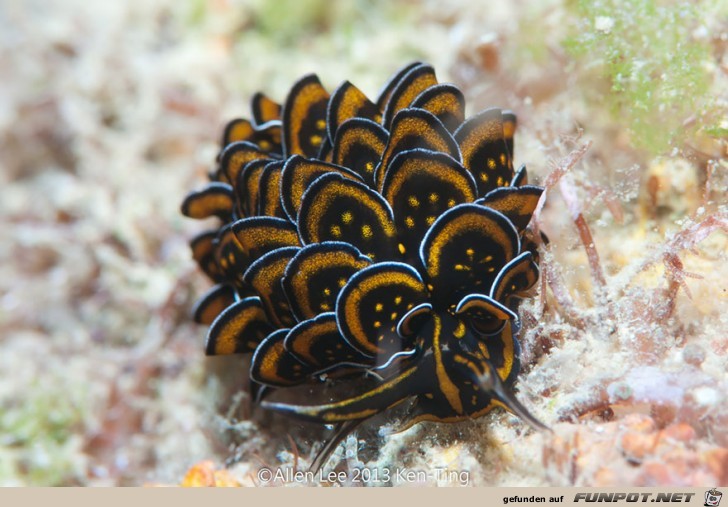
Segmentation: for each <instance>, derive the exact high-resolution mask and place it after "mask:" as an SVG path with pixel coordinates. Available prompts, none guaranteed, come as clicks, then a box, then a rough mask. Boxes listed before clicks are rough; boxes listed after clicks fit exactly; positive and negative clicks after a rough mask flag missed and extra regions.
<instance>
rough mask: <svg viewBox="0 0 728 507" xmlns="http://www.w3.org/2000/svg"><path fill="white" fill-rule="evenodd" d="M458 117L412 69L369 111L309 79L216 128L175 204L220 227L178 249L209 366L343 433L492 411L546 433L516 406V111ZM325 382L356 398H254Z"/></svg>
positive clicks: (343, 92) (352, 92)
mask: <svg viewBox="0 0 728 507" xmlns="http://www.w3.org/2000/svg"><path fill="white" fill-rule="evenodd" d="M464 108H465V105H464V99H463V95H462V93H461V92H460V91H459V90H458V89H457V88H456V87H455V86H453V85H450V84H439V83H438V82H437V79H436V77H435V72H434V70H433V69H432V67H431V66H429V65H427V64H422V63H414V64H411V65H409V66H407V67H405V68H403V69H402V70H401V71H400V72H398V73H397V74H396V75H395V76H394V77H393V78H392V79H391V80H390V82H389V83H388V84H387V85H386V86H385V87H384V88H383V90H382V92H381V94H380V96H379V98H378V99H377V100H376V101H370V100H369V99H368V98H367V97H366V96H365V95H364V94H363V93H362V92H361V91H360V90H358V89H357V88H356V87H355V86H354V85H352V84H351V83H349V82H344V83H343V84H342V85H340V86H339V88H337V89H336V90H335V91H334V92H333V93H332V94H329V93H328V92H327V91H326V90H325V89H324V88H323V86H322V85H321V83H320V82H319V80H318V78H317V77H316V76H315V75H309V76H306V77H304V78H302V79H301V80H299V81H298V83H296V84H295V85H294V87H293V88H292V90H291V92H290V93H289V95H288V97H287V99H286V101H285V104H284V105H283V106H280V105H278V104H276V103H275V102H273V101H272V100H270V99H269V98H267V97H266V96H264V95H262V94H257V95H256V96H255V97H254V98H253V104H252V111H253V121H252V122H251V121H248V120H244V119H237V120H233V121H232V122H230V123H229V124H228V126H227V127H226V129H225V132H224V136H223V141H222V151H221V152H220V155H219V157H218V167H217V170H216V171H214V172H213V173H211V175H210V179H211V181H210V183H209V184H208V185H207V186H206V187H205V188H203V189H201V190H199V191H195V192H192V193H190V194H189V195H188V196H187V198H186V199H185V201H184V202H183V204H182V211H183V213H184V214H185V215H187V216H189V217H192V218H207V217H210V216H217V217H219V218H220V219H221V222H222V224H221V226H220V227H219V228H218V229H217V230H213V231H208V232H205V233H203V234H201V235H199V236H197V237H196V238H194V239H193V240H192V242H191V247H192V252H193V257H194V258H195V260H196V261H197V262H198V264H199V265H200V268H201V269H202V270H203V271H204V272H205V273H206V274H207V275H208V277H209V278H210V279H211V280H212V281H213V282H214V283H215V286H214V287H213V288H212V289H211V290H210V291H209V292H208V293H207V294H206V295H205V296H203V298H202V299H201V300H200V301H199V302H198V304H197V306H196V308H195V311H194V315H195V320H196V321H197V322H199V323H201V324H207V325H210V328H209V332H208V335H207V341H206V351H207V354H209V355H222V354H245V353H252V354H253V358H252V365H251V371H250V377H251V380H252V381H253V385H255V386H256V393H257V398H258V400H259V401H261V404H262V405H263V406H264V407H266V408H269V409H273V410H277V411H280V412H285V413H289V414H291V415H294V416H297V417H299V418H303V419H307V420H311V421H317V422H321V423H327V424H331V423H344V424H343V425H341V426H340V427H341V428H343V430H345V431H350V430H351V429H352V428H353V427H354V426H355V425H356V424H358V423H359V422H361V421H363V420H365V419H367V418H369V417H371V416H373V415H375V414H377V413H379V412H382V411H384V410H386V409H388V408H389V407H392V406H394V405H397V404H399V403H402V402H404V401H407V400H409V401H411V404H410V406H409V410H408V413H407V416H406V420H405V421H403V423H402V426H401V429H403V428H406V427H409V426H411V425H412V424H416V423H418V422H420V421H438V422H456V421H460V420H463V419H467V418H475V417H479V416H481V415H483V414H485V413H487V412H488V411H490V410H491V409H493V408H494V407H497V406H500V407H503V408H505V409H506V410H510V411H511V412H513V413H515V414H516V415H518V416H519V417H521V418H522V419H524V420H525V421H526V422H527V423H529V424H530V425H532V426H534V427H538V428H542V427H543V425H541V423H539V422H538V421H537V420H536V419H535V418H534V417H533V416H531V415H530V414H529V413H528V411H527V410H526V409H525V408H524V407H523V406H522V405H521V404H520V403H519V402H518V401H517V400H516V398H515V397H514V396H513V394H512V388H513V384H514V382H515V380H516V377H517V375H518V372H519V350H520V349H519V343H518V340H517V339H516V336H517V333H518V330H519V321H518V316H517V308H518V303H519V301H520V300H521V299H522V298H523V297H527V296H528V293H529V291H530V289H531V288H532V287H533V286H534V285H535V284H536V282H537V280H538V276H539V271H538V254H537V250H536V246H535V242H534V241H533V240H532V239H531V236H532V234H531V232H530V230H529V229H528V224H529V222H530V218H531V215H532V213H533V211H534V210H535V208H536V205H537V203H538V201H539V199H540V197H541V194H542V192H543V189H542V188H541V187H538V186H534V185H529V184H528V177H527V172H526V168H525V167H523V166H522V167H521V168H520V169H519V170H518V171H515V170H514V167H513V158H512V157H513V155H512V154H513V135H514V132H515V127H516V118H515V115H513V114H512V113H510V112H504V111H501V110H500V109H487V110H485V111H482V112H480V113H478V114H476V115H474V116H472V117H470V118H467V119H466V117H465V111H464ZM363 378H366V379H367V382H362V379H363ZM372 379H375V381H374V382H373V380H372ZM324 382H337V383H349V384H350V385H351V386H352V389H353V392H354V393H355V394H354V395H351V396H350V397H346V398H343V399H336V400H333V401H331V402H330V403H327V404H322V405H306V404H295V405H294V404H283V403H273V402H268V401H263V400H262V399H263V398H264V397H265V396H266V395H267V394H268V393H269V392H270V391H271V390H272V389H281V388H286V387H290V386H295V385H300V384H306V383H314V384H316V383H324ZM372 383H374V385H372ZM358 386H361V387H358ZM330 450H331V449H329V451H330Z"/></svg>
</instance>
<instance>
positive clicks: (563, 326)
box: [0, 0, 728, 485]
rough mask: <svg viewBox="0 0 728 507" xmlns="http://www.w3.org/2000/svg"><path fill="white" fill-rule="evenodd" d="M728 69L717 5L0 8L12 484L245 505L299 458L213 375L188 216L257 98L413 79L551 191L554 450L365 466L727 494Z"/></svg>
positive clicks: (590, 2)
mask: <svg viewBox="0 0 728 507" xmlns="http://www.w3.org/2000/svg"><path fill="white" fill-rule="evenodd" d="M727 48H728V6H727V5H726V3H725V2H721V1H719V0H695V1H693V2H680V1H677V0H661V1H658V0H626V1H617V0H548V1H544V2H528V1H525V0H517V1H513V2H479V1H474V0H470V1H468V0H453V1H449V2H436V1H432V0H406V1H400V2H391V1H384V0H369V1H365V0H352V1H347V2H329V1H326V0H298V1H294V0H280V1H275V2H273V1H270V2H268V1H264V0H209V1H205V0H178V1H172V0H144V1H142V0H128V1H125V2H95V3H94V2H91V3H89V2H86V1H81V0H51V1H44V2H40V1H35V0H0V485H136V484H149V483H154V484H162V483H163V484H177V483H179V482H180V481H182V479H183V477H184V475H185V473H186V471H187V470H188V469H189V468H190V467H192V466H193V465H195V464H196V463H199V462H201V461H203V460H211V461H212V462H213V463H214V466H215V467H217V468H224V467H229V468H230V470H231V473H233V474H234V476H235V481H237V482H240V483H242V484H254V483H255V481H254V480H252V479H251V476H252V475H253V474H252V473H251V472H252V471H255V469H256V467H259V466H262V464H264V463H267V464H277V465H281V466H291V463H292V462H293V460H294V458H296V459H297V458H298V453H299V451H300V452H302V453H303V456H304V457H305V456H307V453H308V452H309V447H310V445H311V443H312V442H311V441H308V440H306V439H303V440H301V441H300V442H299V445H300V446H301V449H298V448H297V446H296V445H292V442H293V440H294V439H291V438H290V437H288V436H287V431H288V430H287V428H289V427H291V428H293V427H294V426H295V425H293V424H292V423H290V426H287V423H286V422H285V421H281V420H279V419H275V420H274V421H275V424H273V425H272V426H271V425H270V424H267V423H266V424H261V422H260V420H259V419H258V420H256V419H255V417H254V418H253V419H252V420H250V419H248V415H249V413H248V411H247V410H244V409H243V408H244V407H243V405H245V401H246V400H244V399H242V398H244V396H243V395H240V394H239V393H238V391H239V389H240V387H241V386H242V383H243V378H244V376H245V374H246V372H245V370H244V367H243V366H242V365H241V364H240V363H239V361H237V360H235V361H227V360H218V359H207V358H205V357H204V354H203V348H202V345H203V340H204V335H205V329H204V328H203V327H200V326H197V325H195V324H193V323H192V322H191V319H190V314H189V312H190V308H191V305H192V304H193V302H194V300H195V299H196V297H197V296H199V295H200V294H201V293H202V292H203V291H204V290H205V289H206V288H207V285H206V280H205V279H204V277H203V275H202V274H201V273H199V272H198V270H197V268H196V266H195V265H194V264H193V262H192V260H191V258H190V253H189V249H188V245H187V242H188V240H189V239H190V238H191V237H192V236H193V235H194V234H195V232H196V231H199V230H202V229H203V228H204V226H203V225H201V224H200V223H196V222H195V221H191V220H187V219H185V218H184V217H183V216H182V215H181V214H180V213H179V205H180V203H181V200H182V199H183V197H184V195H185V194H186V193H187V192H188V191H189V190H191V189H193V188H197V187H199V186H201V185H202V184H203V183H204V181H205V176H206V173H207V171H208V170H209V169H210V168H211V167H212V166H213V163H214V157H215V155H216V153H217V150H218V140H219V138H220V136H221V132H222V127H223V126H224V124H225V122H226V121H227V120H229V119H231V118H233V117H238V116H248V115H249V112H250V111H249V99H250V97H251V96H252V94H253V93H254V92H256V91H258V90H264V91H265V93H266V94H268V95H269V96H271V97H272V98H274V99H276V100H278V101H283V100H284V98H285V96H286V94H287V92H288V90H289V89H290V87H291V85H292V84H293V83H294V82H295V80H296V79H297V78H298V77H300V76H302V75H303V74H306V73H309V72H316V73H317V74H318V75H319V77H320V78H321V80H322V82H323V83H324V85H325V86H326V87H327V88H328V89H329V90H333V89H334V88H335V87H336V86H337V85H338V84H339V83H340V82H341V81H343V80H345V79H348V80H349V81H351V82H352V83H354V84H356V85H357V86H358V87H359V88H361V89H362V90H363V91H364V92H365V93H367V94H368V96H369V97H376V95H377V92H378V90H379V88H380V87H381V86H382V85H383V84H384V83H385V81H386V79H388V78H389V76H390V75H391V74H392V73H393V72H394V71H395V70H397V69H398V68H399V67H401V66H403V65H405V64H407V63H409V62H410V61H413V60H422V61H427V62H429V63H431V64H432V65H434V67H435V69H436V70H437V73H438V78H439V80H440V81H441V82H454V83H456V84H457V85H458V86H460V87H461V88H462V89H463V91H464V92H465V96H466V98H467V101H468V102H467V104H468V110H467V114H468V115H470V114H473V113H475V112H477V111H479V110H481V109H483V108H485V107H491V106H498V107H503V108H508V109H512V110H514V111H515V112H516V113H517V115H518V118H519V130H518V133H517V135H516V162H517V164H520V163H526V164H528V168H529V172H530V174H532V175H533V176H532V178H533V179H534V180H535V181H536V182H538V183H541V184H544V182H549V181H550V183H551V186H550V188H549V204H548V206H547V207H546V209H545V210H544V212H543V213H542V216H541V227H542V228H543V229H544V230H546V231H547V232H548V234H549V237H550V238H551V240H552V246H551V250H550V251H549V252H545V253H544V263H545V264H544V277H545V278H544V280H545V282H544V284H542V286H541V292H540V294H539V296H538V297H537V298H536V299H535V300H534V302H532V303H529V304H528V305H526V306H525V307H524V309H523V311H524V312H525V313H524V332H523V335H522V339H523V342H524V363H525V365H526V368H525V371H524V374H523V375H522V377H521V380H520V382H519V389H520V391H521V393H522V395H521V396H522V398H523V400H524V403H525V404H526V405H528V406H529V407H534V412H535V413H536V415H537V416H538V417H539V418H540V419H541V420H543V421H544V422H546V423H547V424H549V425H550V426H552V427H553V428H554V429H555V433H554V435H534V434H531V433H529V432H527V431H526V429H525V428H524V427H523V426H522V425H521V424H520V423H518V422H517V421H516V420H514V419H513V418H511V417H510V416H508V415H506V414H503V413H497V414H493V415H492V416H488V417H485V418H483V420H480V421H474V422H472V423H470V422H468V423H462V424H458V425H453V426H452V427H450V426H449V425H448V426H447V427H445V426H438V425H432V424H421V425H419V426H417V427H416V428H413V429H412V430H410V431H408V432H406V433H405V434H403V435H398V436H396V437H392V438H391V439H389V440H387V441H386V445H384V447H382V450H381V452H379V453H378V454H375V455H369V456H368V457H367V460H370V461H371V462H372V463H375V464H377V465H378V466H393V465H392V464H399V465H406V466H409V467H413V466H419V467H420V468H422V467H426V466H433V465H436V464H442V463H444V464H445V465H447V466H449V467H450V468H456V469H458V468H459V469H465V468H467V469H468V470H470V471H471V481H472V482H471V483H472V484H477V485H549V484H552V485H554V484H558V485H569V484H579V485H617V484H634V485H654V484H677V483H684V484H686V485H687V484H690V485H698V484H701V485H704V484H708V485H715V484H728V450H727V449H726V447H728V435H727V434H726V431H725V428H726V427H728V409H726V408H725V401H726V399H725V398H726V394H725V393H726V392H728V379H726V373H725V372H726V366H728V365H727V364H726V363H727V355H726V354H728V322H727V317H726V316H727V315H728V296H727V292H726V291H727V290H728V285H727V283H726V280H728V270H727V269H726V262H725V261H726V246H727V245H728V239H727V237H726V230H727V229H728V225H727V224H728V218H727V215H726V207H725V205H726V195H727V191H728V186H727V182H728V176H727V175H726V169H727V168H728V162H726V138H727V137H728V115H726V112H727V104H728V96H726V90H728V86H727V85H728V77H727V75H728V56H727V52H726V49H727ZM587 143H591V144H590V146H587ZM567 170H568V171H567ZM555 171H556V173H558V174H561V173H564V172H567V173H568V174H567V175H566V176H563V177H562V179H561V180H560V181H559V182H558V183H557V182H556V178H552V179H551V180H548V177H549V175H553V174H555ZM559 171H561V173H559ZM585 224H588V226H586V230H587V231H589V234H590V235H591V237H590V236H588V235H585ZM585 238H586V239H585ZM595 259H596V260H595ZM546 282H548V283H546ZM236 393H238V394H237V395H236ZM241 407H243V408H241ZM256 417H260V416H256ZM290 431H298V430H295V428H294V429H291V430H290ZM300 431H304V430H300ZM295 435H296V434H295V433H294V436H295ZM301 438H303V437H301ZM347 445H349V444H347ZM360 447H361V443H360V442H356V439H354V442H353V443H350V445H349V447H347V449H349V450H352V449H353V451H352V452H353V454H352V453H349V451H346V452H347V456H348V457H349V458H350V459H356V455H357V452H356V451H357V450H358V449H359V448H360ZM413 449H418V450H419V451H418V452H414V451H413ZM350 454H351V455H350ZM666 456H667V457H666ZM362 459H363V458H362Z"/></svg>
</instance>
